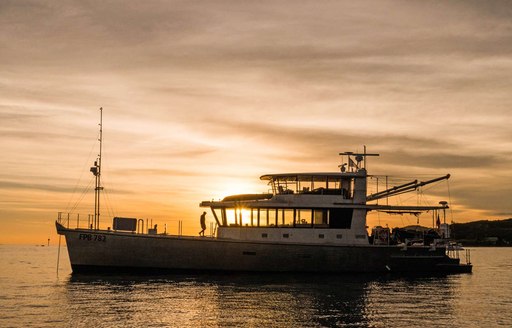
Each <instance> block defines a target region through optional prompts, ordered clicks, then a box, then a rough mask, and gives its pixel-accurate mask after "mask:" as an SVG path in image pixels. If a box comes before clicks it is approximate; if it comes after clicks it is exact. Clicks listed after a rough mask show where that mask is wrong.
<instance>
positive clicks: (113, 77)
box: [0, 0, 512, 244]
mask: <svg viewBox="0 0 512 328" xmlns="http://www.w3.org/2000/svg"><path fill="white" fill-rule="evenodd" d="M510 17H512V3H510V2H507V1H438V2H435V1H434V2H430V1H429V2H425V1H355V2H354V1H257V2H246V1H190V2H189V1H184V2H183V1H149V2H141V3H137V2H128V3H125V2H112V1H87V0H86V1H68V0H64V1H44V0H43V1H40V0H38V1H35V0H34V1H28V0H18V1H2V2H1V3H0V26H1V29H0V48H1V49H2V50H1V51H0V71H1V72H2V73H1V74H0V135H1V143H0V147H1V148H0V150H1V153H2V156H1V157H0V166H1V168H2V169H1V170H0V220H1V221H2V229H1V230H0V243H36V244H41V243H46V240H47V239H48V238H50V239H51V242H52V243H53V244H55V243H56V241H57V234H56V232H55V226H54V221H55V219H56V217H57V212H64V213H67V212H72V213H73V214H72V219H71V220H75V221H76V217H75V215H76V214H75V213H80V214H81V220H82V222H85V221H86V220H87V214H90V213H93V200H94V198H93V187H91V185H92V186H94V177H93V176H92V174H90V172H89V167H90V166H92V164H93V162H94V160H95V158H96V156H97V152H98V148H97V137H98V121H99V107H103V108H104V111H103V125H104V135H103V136H104V149H103V150H104V152H103V155H104V157H103V164H104V165H103V175H102V178H103V182H104V187H105V194H104V198H103V199H102V204H103V205H104V206H103V207H102V215H103V219H102V226H104V227H106V226H110V225H111V217H113V216H127V217H137V218H144V219H149V220H152V221H153V223H159V227H162V226H163V225H164V224H167V230H168V232H170V233H176V232H177V227H178V222H179V221H183V223H184V233H187V234H197V231H199V223H198V220H199V215H200V214H201V213H202V211H203V209H202V208H200V207H199V206H198V205H199V202H200V201H203V200H210V199H219V198H222V197H224V196H227V195H229V194H233V193H260V192H266V191H267V190H268V186H267V185H266V184H265V182H262V181H259V179H258V178H259V176H261V175H264V174H270V173H283V172H307V171H313V172H321V171H337V170H338V165H339V164H340V157H339V156H338V153H339V152H342V151H362V150H363V145H366V146H367V147H368V151H369V152H372V153H380V154H381V156H380V157H378V158H371V159H370V161H369V164H368V165H369V173H370V174H374V175H380V176H384V175H389V176H390V178H392V179H394V181H402V180H407V179H408V178H410V180H412V179H415V178H417V177H419V178H420V179H428V178H432V177H436V176H441V175H445V174H447V173H450V174H451V175H452V178H451V179H450V180H449V183H447V182H446V181H444V182H442V183H438V184H436V185H435V186H433V187H432V188H428V189H427V190H425V191H424V194H412V196H411V197H409V198H402V199H398V200H396V201H397V202H413V203H415V202H419V201H421V202H427V203H429V204H431V205H434V204H437V203H438V201H439V200H447V201H449V202H450V204H451V209H450V211H449V213H448V219H449V220H450V221H451V220H453V221H455V222H466V221H473V220H481V219H492V220H494V219H505V218H510V217H512V202H511V201H510V195H511V194H512V129H511V128H510V124H511V122H512V110H511V108H512V92H511V88H510V86H511V85H512V20H511V19H510ZM88 186H89V188H88ZM381 187H382V186H381ZM87 189H88V190H89V191H88V192H87V193H84V190H87ZM208 219H209V220H210V221H212V220H213V218H212V216H211V215H209V217H208ZM84 220H85V221H84ZM416 220H417V219H416V218H415V217H407V216H389V215H385V214H377V213H372V214H371V215H370V217H369V225H375V224H381V225H385V224H388V225H389V226H390V227H394V226H404V225H409V224H416ZM431 222H432V218H431V214H429V213H427V214H426V215H424V216H421V217H420V224H423V225H429V224H431Z"/></svg>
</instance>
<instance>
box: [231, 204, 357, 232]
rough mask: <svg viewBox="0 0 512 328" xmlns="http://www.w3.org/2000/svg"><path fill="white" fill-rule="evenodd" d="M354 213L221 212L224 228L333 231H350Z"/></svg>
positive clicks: (310, 210) (343, 210)
mask: <svg viewBox="0 0 512 328" xmlns="http://www.w3.org/2000/svg"><path fill="white" fill-rule="evenodd" d="M353 212H354V210H353V209H350V208H348V209H347V208H330V209H319V208H306V209H289V208H286V209H285V208H252V209H248V208H227V209H223V210H222V211H221V213H222V223H223V225H224V226H231V227H239V226H243V227H290V228H292V227H295V228H331V229H350V228H351V226H352V215H353Z"/></svg>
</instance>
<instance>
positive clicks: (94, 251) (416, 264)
mask: <svg viewBox="0 0 512 328" xmlns="http://www.w3.org/2000/svg"><path fill="white" fill-rule="evenodd" d="M57 231H58V232H59V234H62V235H64V236H65V237H66V243H67V248H68V252H69V258H70V262H71V266H72V269H73V272H74V273H82V272H108V271H128V272H139V273H140V272H155V271H174V270H187V271H247V272H338V273H343V272H346V273H349V272H352V273H353V272H373V273H386V272H390V271H391V272H403V271H417V272H434V271H447V270H446V269H447V268H448V269H451V270H452V271H453V268H455V266H456V267H457V268H458V269H460V268H461V266H460V265H459V264H458V261H457V263H454V262H453V259H450V258H448V257H447V256H446V255H445V250H444V248H442V249H438V250H436V251H432V250H429V249H428V248H427V247H414V248H413V247H410V248H409V249H407V250H403V249H402V248H400V247H397V246H374V245H367V246H341V245H325V244H323V245H319V244H293V243H287V244H283V243H275V242H255V241H252V242H251V241H237V240H228V239H217V238H209V237H183V236H168V235H142V234H132V233H120V232H108V231H98V230H86V229H67V228H64V227H63V226H62V225H60V224H58V223H57Z"/></svg>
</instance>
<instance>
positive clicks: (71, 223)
mask: <svg viewBox="0 0 512 328" xmlns="http://www.w3.org/2000/svg"><path fill="white" fill-rule="evenodd" d="M57 222H58V223H59V224H62V225H63V226H64V227H66V228H68V229H84V230H107V231H110V230H111V226H106V224H103V225H101V224H100V228H99V229H94V226H93V223H94V215H92V214H88V215H80V214H78V213H64V212H58V214H57ZM110 222H111V221H110ZM105 226H106V227H105ZM162 227H163V231H162V230H161V229H162ZM209 228H210V229H209V230H210V231H208V232H207V233H206V234H205V235H206V236H209V237H214V236H215V235H216V233H217V225H216V224H214V223H213V222H211V223H210V227H209ZM132 233H136V234H150V235H155V234H158V235H174V236H183V220H153V219H137V227H136V229H135V231H132Z"/></svg>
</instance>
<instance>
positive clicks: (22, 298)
mask: <svg viewBox="0 0 512 328" xmlns="http://www.w3.org/2000/svg"><path fill="white" fill-rule="evenodd" d="M61 251H62V253H61V261H60V270H59V273H58V275H57V270H56V262H57V247H36V246H11V245H2V246H0V327H71V326H72V327H119V326H124V327H226V326H227V327H240V326H244V327H419V326H424V327H433V326H438V327H482V326H486V327H512V315H510V313H512V296H511V295H512V249H510V248H508V249H505V248H475V249H473V250H472V258H471V259H472V262H473V264H474V272H473V274H462V275H449V276H437V277H400V276H369V275H318V274H300V275H298V274H215V275H212V274H200V275H199V274H172V275H165V276H143V277H141V276H129V275H124V276H122V275H102V276H86V275H85V276H84V275H71V274H70V272H71V270H70V267H69V260H68V258H67V253H66V249H65V248H62V249H61Z"/></svg>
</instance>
